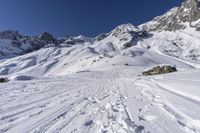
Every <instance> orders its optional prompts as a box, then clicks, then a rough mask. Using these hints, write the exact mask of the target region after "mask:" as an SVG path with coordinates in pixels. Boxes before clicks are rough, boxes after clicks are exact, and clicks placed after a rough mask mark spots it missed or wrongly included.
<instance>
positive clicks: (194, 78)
mask: <svg viewBox="0 0 200 133" xmlns="http://www.w3.org/2000/svg"><path fill="white" fill-rule="evenodd" d="M144 43H145V42H144ZM144 46H145V45H144V44H141V45H137V46H134V47H131V48H129V49H125V50H120V51H110V52H108V53H107V54H108V55H103V54H101V53H98V52H96V51H95V48H93V47H92V46H91V44H85V45H77V46H73V47H69V48H68V47H66V48H55V47H53V48H44V49H41V50H38V51H35V52H32V53H29V54H26V55H22V56H18V57H15V58H12V59H7V60H2V61H1V63H0V72H1V74H2V75H4V76H6V77H8V78H9V79H10V81H9V82H8V83H2V84H1V85H0V132H1V133H4V132H8V133H43V132H46V133H56V132H61V133H62V132H63V133H71V132H74V133H105V132H108V133H131V132H136V133H140V132H144V133H145V132H146V133H149V132H152V133H169V132H170V133H171V132H176V133H183V132H188V133H199V132H200V115H199V112H200V97H199V96H200V87H199V86H200V76H199V75H200V70H198V69H197V68H198V66H199V65H198V62H194V61H193V62H190V61H188V60H183V59H180V58H179V59H177V58H175V57H173V56H168V55H165V54H161V53H159V52H156V50H157V49H154V50H153V49H151V50H146V49H145V48H144ZM99 47H100V46H99ZM99 47H98V48H99ZM158 64H172V65H176V66H177V69H178V72H176V73H171V74H165V75H157V76H150V77H143V76H141V73H142V71H143V70H145V69H146V68H149V67H151V66H155V65H158Z"/></svg>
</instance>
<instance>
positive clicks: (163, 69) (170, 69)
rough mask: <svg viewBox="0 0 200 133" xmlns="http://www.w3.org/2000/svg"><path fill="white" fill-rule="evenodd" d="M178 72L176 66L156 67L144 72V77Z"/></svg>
mask: <svg viewBox="0 0 200 133" xmlns="http://www.w3.org/2000/svg"><path fill="white" fill-rule="evenodd" d="M176 71H177V69H176V67H175V66H170V65H163V66H156V67H153V68H151V69H148V70H145V71H144V72H142V75H144V76H149V75H157V74H164V73H171V72H176Z"/></svg>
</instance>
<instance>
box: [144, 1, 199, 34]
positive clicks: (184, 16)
mask: <svg viewBox="0 0 200 133" xmlns="http://www.w3.org/2000/svg"><path fill="white" fill-rule="evenodd" d="M188 27H192V28H194V29H195V30H197V31H199V30H200V2H199V1H198V0H184V2H183V3H182V5H181V6H180V7H175V8H172V9H171V10H169V11H168V12H167V13H166V14H164V15H161V16H158V17H156V18H154V19H153V21H150V22H148V23H145V24H143V25H142V28H144V29H146V30H148V31H163V30H165V31H177V30H182V29H186V28H188Z"/></svg>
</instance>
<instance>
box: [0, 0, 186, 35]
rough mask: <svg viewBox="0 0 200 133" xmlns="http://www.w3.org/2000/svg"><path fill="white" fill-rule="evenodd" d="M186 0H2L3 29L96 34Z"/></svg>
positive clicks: (148, 17) (0, 25) (144, 18)
mask: <svg viewBox="0 0 200 133" xmlns="http://www.w3.org/2000/svg"><path fill="white" fill-rule="evenodd" d="M182 1H183V0H1V1H0V30H1V31H2V30H5V29H16V30H18V31H20V32H21V33H24V34H27V35H38V34H40V33H41V32H43V31H47V32H51V33H52V34H54V35H55V36H57V37H58V36H65V35H79V34H82V35H86V36H95V35H97V34H99V33H102V32H108V31H110V30H112V29H113V28H114V27H116V26H117V25H119V24H123V23H128V22H130V23H132V24H134V25H138V24H141V23H143V22H146V21H148V20H151V19H152V18H153V17H155V16H157V15H161V14H163V13H164V12H166V11H167V10H169V9H170V8H172V7H174V6H178V5H180V3H181V2H182Z"/></svg>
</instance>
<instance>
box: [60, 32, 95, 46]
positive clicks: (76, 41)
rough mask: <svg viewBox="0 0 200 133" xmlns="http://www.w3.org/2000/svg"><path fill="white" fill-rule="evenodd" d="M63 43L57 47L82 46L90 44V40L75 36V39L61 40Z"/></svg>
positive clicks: (66, 38)
mask: <svg viewBox="0 0 200 133" xmlns="http://www.w3.org/2000/svg"><path fill="white" fill-rule="evenodd" d="M63 40H64V42H62V44H60V45H59V46H62V47H71V46H73V45H79V44H84V43H86V42H92V39H91V38H88V37H85V36H82V35H80V36H77V37H65V38H63Z"/></svg>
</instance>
